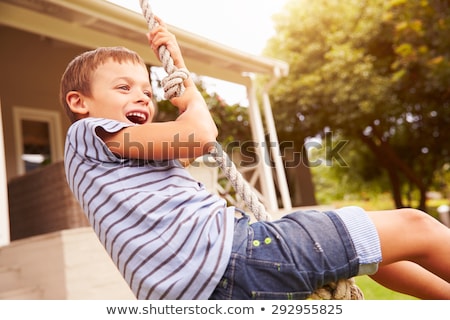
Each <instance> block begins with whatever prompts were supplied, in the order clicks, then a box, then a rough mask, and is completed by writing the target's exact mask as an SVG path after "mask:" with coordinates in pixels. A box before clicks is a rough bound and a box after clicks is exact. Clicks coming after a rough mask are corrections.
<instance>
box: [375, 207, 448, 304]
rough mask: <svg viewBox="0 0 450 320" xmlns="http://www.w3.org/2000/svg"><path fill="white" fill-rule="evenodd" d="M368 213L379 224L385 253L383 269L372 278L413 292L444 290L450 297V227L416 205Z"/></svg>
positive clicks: (400, 289) (399, 289)
mask: <svg viewBox="0 0 450 320" xmlns="http://www.w3.org/2000/svg"><path fill="white" fill-rule="evenodd" d="M368 214H369V216H370V217H371V218H372V220H373V222H374V224H375V227H376V228H377V231H378V234H379V237H380V243H381V252H382V255H383V261H382V263H381V264H380V270H379V272H378V273H377V274H376V275H374V276H373V278H374V279H375V280H377V281H380V282H381V283H382V284H383V285H385V286H387V287H390V288H392V289H394V290H398V291H401V292H405V293H409V294H411V295H415V296H417V295H416V294H417V292H434V293H436V294H439V293H440V292H444V294H446V295H444V296H441V297H442V298H443V299H444V298H447V299H450V285H449V281H450V246H449V245H448V243H450V229H449V228H447V227H446V226H444V225H443V224H441V223H439V222H438V221H437V220H436V219H434V218H432V217H431V216H429V215H427V214H426V213H424V212H421V211H418V210H415V209H399V210H388V211H377V212H369V213H368ZM400 261H412V262H414V263H415V264H417V265H414V263H407V262H401V263H400ZM420 266H421V267H420ZM433 274H434V275H433ZM408 278H409V279H410V281H409V282H408V281H407V279H408ZM396 279H397V280H396ZM420 279H422V280H420ZM391 283H392V285H394V286H396V288H393V287H392V286H391V285H390V284H391ZM446 290H447V292H445V291H446ZM430 299H431V298H430Z"/></svg>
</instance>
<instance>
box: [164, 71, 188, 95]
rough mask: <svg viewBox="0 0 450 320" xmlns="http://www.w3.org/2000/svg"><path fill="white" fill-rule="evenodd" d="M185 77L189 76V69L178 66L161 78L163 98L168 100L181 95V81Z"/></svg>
mask: <svg viewBox="0 0 450 320" xmlns="http://www.w3.org/2000/svg"><path fill="white" fill-rule="evenodd" d="M187 78H189V71H188V70H187V69H185V68H180V69H177V70H175V71H174V72H173V73H171V74H169V75H167V76H166V77H165V78H164V79H162V81H161V84H162V86H163V88H164V98H165V99H166V100H168V99H172V98H175V97H179V96H181V95H182V94H183V92H184V85H183V82H184V80H186V79H187Z"/></svg>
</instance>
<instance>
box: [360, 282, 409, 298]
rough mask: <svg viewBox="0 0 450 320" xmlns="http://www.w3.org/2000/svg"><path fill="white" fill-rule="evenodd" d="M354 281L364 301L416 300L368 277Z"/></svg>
mask: <svg viewBox="0 0 450 320" xmlns="http://www.w3.org/2000/svg"><path fill="white" fill-rule="evenodd" d="M355 281H356V284H357V285H358V287H359V288H360V289H361V290H362V291H363V293H364V299H365V300H417V299H416V298H415V297H411V296H408V295H405V294H401V293H397V292H395V291H392V290H389V289H387V288H385V287H383V286H381V285H379V284H378V283H376V282H375V281H373V280H372V279H371V278H369V277H368V276H361V277H356V278H355Z"/></svg>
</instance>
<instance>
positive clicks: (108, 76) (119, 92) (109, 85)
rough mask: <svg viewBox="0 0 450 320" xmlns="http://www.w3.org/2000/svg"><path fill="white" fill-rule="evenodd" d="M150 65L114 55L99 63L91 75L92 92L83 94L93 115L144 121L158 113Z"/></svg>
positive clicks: (135, 122) (138, 122) (150, 119)
mask: <svg viewBox="0 0 450 320" xmlns="http://www.w3.org/2000/svg"><path fill="white" fill-rule="evenodd" d="M151 98H152V89H151V85H150V81H149V75H148V72H147V69H146V68H144V67H143V66H142V65H140V64H135V63H133V62H131V61H125V62H122V63H118V62H116V61H114V60H112V59H110V60H109V61H107V62H106V63H104V64H102V65H100V66H99V67H98V68H97V70H95V71H94V73H93V75H92V79H91V96H90V97H84V101H85V104H86V106H87V108H88V110H89V114H88V115H89V116H90V117H96V118H107V119H113V120H118V121H122V122H128V123H134V124H144V123H148V122H151V121H152V119H153V116H154V113H155V109H154V106H153V103H152V99H151Z"/></svg>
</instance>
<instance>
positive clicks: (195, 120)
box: [102, 23, 218, 160]
mask: <svg viewBox="0 0 450 320" xmlns="http://www.w3.org/2000/svg"><path fill="white" fill-rule="evenodd" d="M148 37H149V42H150V46H151V48H152V49H153V51H154V52H155V54H157V50H158V48H159V46H161V45H163V44H164V45H165V46H166V48H167V49H168V50H169V52H170V53H171V57H172V59H173V61H174V65H175V66H176V67H178V68H185V63H184V60H183V57H182V55H181V51H180V48H179V46H178V43H177V42H176V39H175V36H174V35H173V34H171V33H169V32H168V31H167V28H166V27H165V26H164V24H162V23H161V24H160V26H158V27H156V28H155V29H154V30H153V31H152V32H151V33H150V34H149V35H148ZM184 85H185V91H184V93H183V94H182V96H181V97H177V98H173V99H171V102H172V104H173V105H174V106H176V107H177V108H178V109H179V112H180V115H179V116H178V118H177V119H176V120H175V121H168V122H160V123H148V124H144V125H137V126H131V127H127V128H125V129H123V130H121V131H119V132H118V133H116V134H106V135H102V138H103V140H104V141H105V142H106V143H107V145H108V147H109V148H110V149H111V151H112V152H114V153H116V154H118V155H120V156H122V157H126V158H139V159H154V160H162V159H194V158H197V157H199V156H201V155H203V154H205V153H207V152H208V151H209V149H210V147H211V146H212V145H213V143H214V142H215V141H216V137H217V133H218V132H217V127H216V125H215V123H214V121H213V119H212V117H211V114H210V112H209V109H208V106H207V105H206V102H205V100H204V99H203V97H202V95H201V94H200V92H199V91H198V89H197V87H196V86H195V83H194V82H193V80H192V79H191V78H188V79H186V80H185V81H184ZM126 142H128V143H126Z"/></svg>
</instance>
